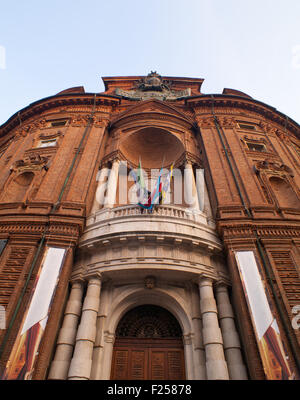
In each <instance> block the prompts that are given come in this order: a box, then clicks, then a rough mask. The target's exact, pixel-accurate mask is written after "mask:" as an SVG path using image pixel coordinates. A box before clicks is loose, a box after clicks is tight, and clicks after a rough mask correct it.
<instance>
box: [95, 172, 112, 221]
mask: <svg viewBox="0 0 300 400" xmlns="http://www.w3.org/2000/svg"><path fill="white" fill-rule="evenodd" d="M108 174H109V169H108V168H106V167H105V168H102V169H101V171H100V172H98V174H97V180H98V185H97V189H96V193H95V198H94V203H93V206H92V209H91V214H94V213H95V212H96V211H98V210H100V208H101V206H103V205H104V194H105V189H106V188H107V184H106V183H105V180H106V178H107V176H108Z"/></svg>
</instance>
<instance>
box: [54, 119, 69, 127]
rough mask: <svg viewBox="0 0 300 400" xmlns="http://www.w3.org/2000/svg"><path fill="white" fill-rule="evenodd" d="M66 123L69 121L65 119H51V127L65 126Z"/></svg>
mask: <svg viewBox="0 0 300 400" xmlns="http://www.w3.org/2000/svg"><path fill="white" fill-rule="evenodd" d="M66 124H67V121H66V120H65V119H61V120H56V121H50V126H51V127H58V126H65V125H66Z"/></svg>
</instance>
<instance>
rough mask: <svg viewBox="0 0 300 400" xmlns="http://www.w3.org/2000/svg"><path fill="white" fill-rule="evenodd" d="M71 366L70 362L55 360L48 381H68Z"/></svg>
mask: <svg viewBox="0 0 300 400" xmlns="http://www.w3.org/2000/svg"><path fill="white" fill-rule="evenodd" d="M69 366H70V360H65V361H62V360H53V361H52V364H51V369H50V372H49V375H48V379H55V380H58V379H61V380H66V379H67V377H68V369H69Z"/></svg>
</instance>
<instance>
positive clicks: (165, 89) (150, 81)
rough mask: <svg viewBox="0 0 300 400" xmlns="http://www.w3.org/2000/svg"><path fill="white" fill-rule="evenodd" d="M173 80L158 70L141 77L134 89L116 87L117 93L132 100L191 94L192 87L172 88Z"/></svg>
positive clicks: (158, 98)
mask: <svg viewBox="0 0 300 400" xmlns="http://www.w3.org/2000/svg"><path fill="white" fill-rule="evenodd" d="M170 87H171V82H169V81H166V80H164V79H163V78H162V77H161V75H159V74H158V73H157V72H156V71H151V72H150V74H148V75H147V76H145V77H144V78H141V79H140V80H139V81H137V82H136V84H135V85H134V88H133V90H124V89H121V88H116V90H115V93H116V95H118V96H121V97H123V98H125V99H131V100H149V99H157V100H177V99H180V98H184V97H188V96H190V95H191V89H190V88H188V89H184V90H172V89H171V88H170Z"/></svg>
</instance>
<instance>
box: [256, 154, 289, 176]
mask: <svg viewBox="0 0 300 400" xmlns="http://www.w3.org/2000/svg"><path fill="white" fill-rule="evenodd" d="M254 169H255V173H256V174H260V173H261V172H265V173H268V174H271V175H280V176H283V177H284V176H286V175H289V176H290V177H291V178H293V177H294V172H293V170H292V169H291V168H290V167H288V166H287V165H285V164H282V163H280V162H277V161H270V160H268V159H265V160H263V161H259V162H257V163H256V165H255V167H254Z"/></svg>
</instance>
